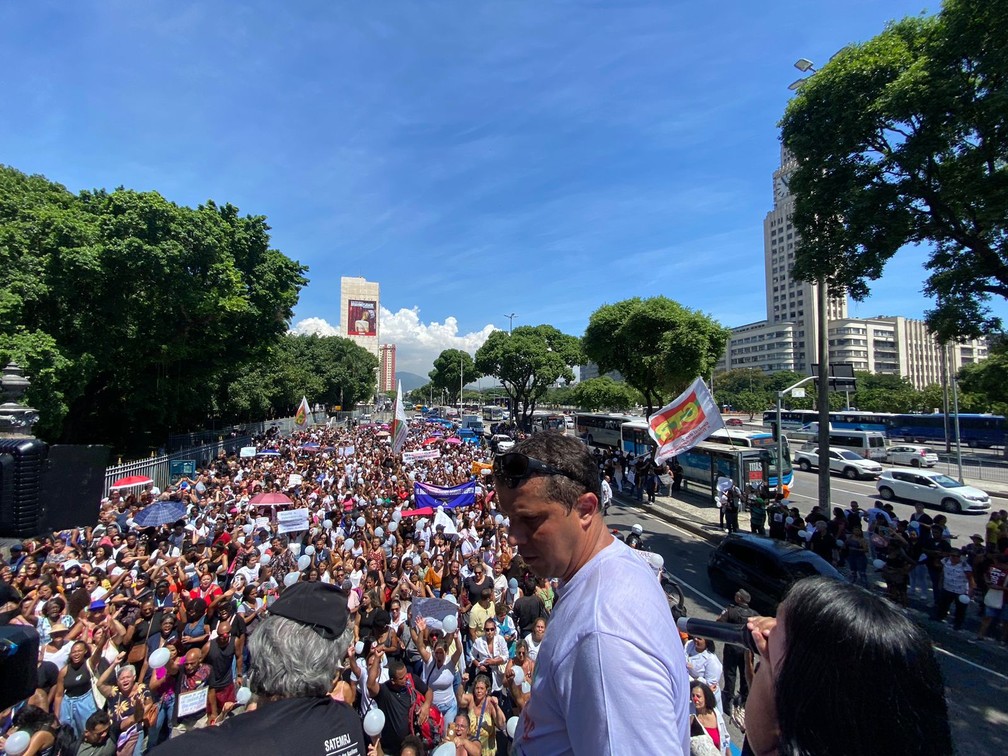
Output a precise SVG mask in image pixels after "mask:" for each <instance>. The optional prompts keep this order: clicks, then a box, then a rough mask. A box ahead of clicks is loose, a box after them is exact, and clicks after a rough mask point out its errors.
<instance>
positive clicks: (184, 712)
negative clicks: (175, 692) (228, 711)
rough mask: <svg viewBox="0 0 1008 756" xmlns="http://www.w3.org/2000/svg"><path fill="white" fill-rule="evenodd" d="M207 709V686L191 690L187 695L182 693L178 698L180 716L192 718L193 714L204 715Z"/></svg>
mask: <svg viewBox="0 0 1008 756" xmlns="http://www.w3.org/2000/svg"><path fill="white" fill-rule="evenodd" d="M206 708H207V689H206V686H204V687H201V688H196V690H190V691H188V692H187V693H180V694H179V697H178V715H179V718H181V717H190V716H192V715H193V714H202V713H204V712H205V711H206Z"/></svg>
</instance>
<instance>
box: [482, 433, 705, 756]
mask: <svg viewBox="0 0 1008 756" xmlns="http://www.w3.org/2000/svg"><path fill="white" fill-rule="evenodd" d="M493 473H494V481H495V484H496V490H497V496H498V500H499V503H500V507H501V511H502V512H503V513H504V514H505V515H507V516H508V517H510V519H511V527H510V539H511V542H512V543H513V544H515V545H516V546H517V547H518V552H519V554H521V556H522V557H523V558H524V559H525V562H526V563H527V564H528V565H529V567H530V568H531V569H532V571H533V572H534V573H535V574H537V575H540V576H543V577H560V578H561V579H562V581H563V584H562V586H561V587H559V589H558V598H557V599H556V602H555V603H554V605H553V612H552V614H551V615H550V628H551V629H550V632H549V633H547V634H546V638H545V640H544V641H543V644H542V646H541V648H540V650H539V657H538V660H537V662H536V672H535V676H534V680H533V682H532V690H531V694H530V696H529V699H528V703H527V704H526V705H525V707H524V708H523V709H522V712H521V717H520V719H519V721H518V726H517V729H516V731H515V739H514V753H519V754H523V756H536V755H538V754H549V755H550V756H553V754H570V753H584V754H589V753H590V754H600V755H601V756H605V755H606V754H613V753H625V752H626V750H627V744H628V743H633V744H634V745H633V751H634V752H635V753H662V754H688V753H689V677H688V675H687V672H686V658H685V656H684V654H683V647H682V643H681V642H680V641H679V633H678V631H677V630H676V627H675V623H674V622H673V620H672V614H671V612H669V609H668V602H667V600H666V598H665V593H664V591H662V589H661V586H660V585H659V583H658V581H657V580H656V579H655V576H654V573H653V572H652V571H651V569H650V568H649V567H648V565H647V564H646V563H645V562H644V560H642V559H639V558H638V557H636V556H635V555H634V554H633V553H632V552H631V550H630V549H629V547H627V546H626V545H625V544H624V543H622V542H621V541H619V540H616V539H614V538H613V537H612V535H611V534H610V533H609V531H608V529H607V528H606V525H605V522H604V521H603V519H602V512H601V508H600V495H601V494H600V490H601V485H600V481H599V474H598V467H597V465H596V463H595V460H594V459H592V456H591V454H590V452H588V450H587V447H586V446H585V445H584V444H582V443H581V442H580V441H578V440H577V439H575V438H572V437H568V436H565V435H563V434H562V433H558V432H556V431H546V432H543V433H537V434H536V435H534V436H531V437H530V438H527V439H525V440H524V441H521V442H520V443H519V444H517V445H516V446H515V447H514V449H512V451H511V452H510V453H507V454H503V455H499V456H497V457H496V458H495V459H494V469H493ZM613 585H619V586H620V587H621V590H620V591H619V592H618V594H615V593H613V591H612V586H613Z"/></svg>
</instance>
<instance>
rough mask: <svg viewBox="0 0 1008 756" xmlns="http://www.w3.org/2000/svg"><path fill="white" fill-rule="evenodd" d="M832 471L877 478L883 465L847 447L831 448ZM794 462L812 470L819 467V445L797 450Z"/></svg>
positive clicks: (802, 467)
mask: <svg viewBox="0 0 1008 756" xmlns="http://www.w3.org/2000/svg"><path fill="white" fill-rule="evenodd" d="M829 456H830V460H829V466H830V472H835V473H840V474H841V475H843V476H844V477H845V478H850V479H851V480H857V479H858V478H877V477H878V476H879V475H881V474H882V465H880V464H879V463H878V462H875V461H873V460H870V459H865V458H864V457H862V456H861V455H860V454H855V453H854V452H852V451H848V450H847V449H839V450H838V449H830V451H829ZM793 463H794V465H795V466H796V467H799V468H801V469H802V470H805V471H806V472H807V471H808V470H811V469H812V468H813V467H819V447H813V448H811V449H809V448H802V449H800V450H798V451H796V452H795V454H794V459H793Z"/></svg>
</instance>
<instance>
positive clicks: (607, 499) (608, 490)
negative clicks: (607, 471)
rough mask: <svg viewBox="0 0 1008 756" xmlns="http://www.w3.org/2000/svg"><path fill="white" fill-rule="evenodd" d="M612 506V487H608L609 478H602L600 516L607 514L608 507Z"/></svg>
mask: <svg viewBox="0 0 1008 756" xmlns="http://www.w3.org/2000/svg"><path fill="white" fill-rule="evenodd" d="M610 504H612V486H611V485H609V476H608V475H606V476H604V477H603V478H602V515H603V516H605V515H607V514H609V505H610Z"/></svg>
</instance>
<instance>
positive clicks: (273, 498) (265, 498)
mask: <svg viewBox="0 0 1008 756" xmlns="http://www.w3.org/2000/svg"><path fill="white" fill-rule="evenodd" d="M293 503H294V502H293V501H291V500H290V498H288V497H287V496H284V495H283V494H282V493H274V492H272V491H270V492H268V493H261V494H256V495H255V496H253V497H252V498H251V499H249V504H251V505H252V506H253V507H279V506H282V505H284V504H293Z"/></svg>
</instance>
